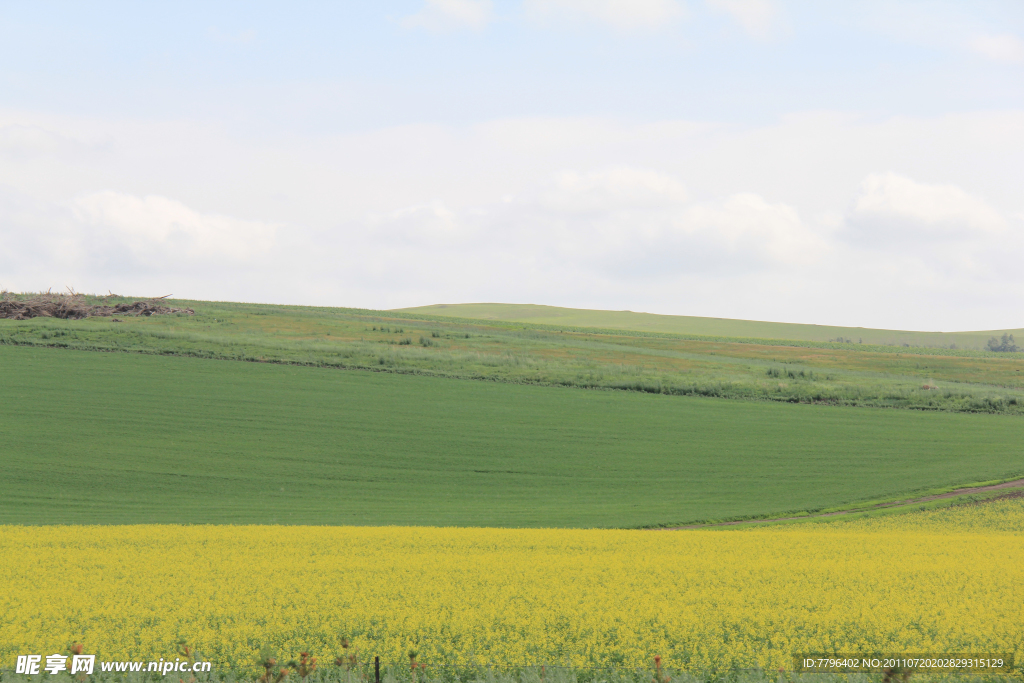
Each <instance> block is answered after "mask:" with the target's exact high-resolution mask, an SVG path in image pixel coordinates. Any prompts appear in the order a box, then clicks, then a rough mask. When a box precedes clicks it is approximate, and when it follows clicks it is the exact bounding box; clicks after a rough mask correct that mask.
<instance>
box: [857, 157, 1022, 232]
mask: <svg viewBox="0 0 1024 683" xmlns="http://www.w3.org/2000/svg"><path fill="white" fill-rule="evenodd" d="M853 222H854V226H855V229H856V230H857V231H859V232H860V233H861V235H862V236H863V237H867V238H870V239H873V240H898V239H918V240H935V239H970V238H972V237H976V236H979V235H981V236H987V235H995V234H999V233H1001V232H1003V231H1004V230H1005V229H1006V227H1007V224H1006V220H1005V218H1003V216H1001V215H1000V214H999V212H998V211H996V210H995V209H993V208H992V207H991V206H989V205H988V203H986V202H985V201H984V200H983V199H981V198H979V197H975V196H973V195H971V194H969V193H967V192H965V191H964V190H962V189H960V188H959V187H957V186H955V185H927V184H924V183H919V182H916V181H914V180H911V179H910V178H907V177H904V176H901V175H898V174H896V173H892V172H889V173H875V174H871V175H869V176H868V177H867V178H865V179H864V182H863V183H862V184H861V194H860V197H859V198H858V199H857V202H856V205H855V208H854V214H853Z"/></svg>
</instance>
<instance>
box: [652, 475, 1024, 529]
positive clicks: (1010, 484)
mask: <svg viewBox="0 0 1024 683" xmlns="http://www.w3.org/2000/svg"><path fill="white" fill-rule="evenodd" d="M1000 489H1022V491H1021V493H1024V479H1014V480H1013V481H1004V482H1002V483H1000V484H990V485H988V486H968V487H965V488H962V489H954V490H953V491H946V492H945V493H937V494H934V495H931V496H922V497H920V498H907V499H906V500H894V501H890V502H888V503H878V504H877V505H872V506H870V507H867V508H859V509H857V510H839V511H838V512H824V513H821V514H817V515H804V516H802V517H771V518H769V519H741V520H738V521H735V522H716V523H714V524H691V525H687V526H673V527H664V529H663V530H664V531H678V530H681V529H708V528H711V527H717V526H737V525H740V524H768V523H770V522H784V521H786V520H792V519H818V518H822V517H837V516H839V515H848V514H851V513H854V512H865V511H867V510H879V509H882V508H891V507H899V506H901V505H915V504H917V503H926V502H928V501H931V500H941V499H943V498H955V497H957V496H966V495H969V494H972V493H987V492H989V491H998V490H1000ZM1011 495H1012V494H1011Z"/></svg>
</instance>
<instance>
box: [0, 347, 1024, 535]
mask: <svg viewBox="0 0 1024 683" xmlns="http://www.w3.org/2000/svg"><path fill="white" fill-rule="evenodd" d="M0 366H2V367H3V372H2V373H0V407H2V410H0V435H2V446H0V448H2V450H3V458H2V459H0V522H3V523H22V524H70V523H115V524H128V523H143V522H146V523H149V522H153V523H244V524H282V523H283V524H346V525H352V524H357V525H387V524H402V525H408V524H423V525H438V526H445V525H459V526H507V527H639V526H656V525H667V524H681V523H687V522H694V521H699V520H715V519H730V518H742V517H750V516H757V515H767V514H781V513H789V512H798V511H802V510H819V509H824V508H832V507H840V506H846V505H851V504H854V503H858V502H864V501H870V500H885V499H887V498H894V497H898V496H900V495H903V494H905V493H908V492H912V491H924V490H930V489H941V488H943V487H948V486H950V485H953V484H968V483H971V482H977V481H986V480H1000V479H1009V478H1011V477H1013V476H1015V475H1017V476H1019V475H1020V474H1024V473H1022V472H1021V468H1022V466H1024V462H1022V448H1024V445H1022V444H1024V420H1022V419H1020V418H1018V417H1016V416H1012V415H968V414H959V413H946V412H931V413H928V412H920V411H907V410H880V409H867V408H864V409H848V408H836V407H830V406H814V405H789V404H781V403H770V402H752V401H750V402H748V401H729V400H723V399H706V398H694V397H678V396H664V395H651V394H646V393H637V392H621V391H581V390H578V389H571V388H554V387H537V386H523V385H514V384H505V383H496V382H479V381H458V380H452V379H445V378H437V377H428V376H414V375H403V374H394V373H372V372H346V371H341V370H338V369H332V368H317V367H298V366H292V365H280V364H268V363H241V362H231V361H220V360H203V359H196V358H180V357H166V356H157V355H146V354H124V353H98V352H88V351H73V350H66V349H48V348H25V347H15V346H0Z"/></svg>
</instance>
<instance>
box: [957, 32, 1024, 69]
mask: <svg viewBox="0 0 1024 683" xmlns="http://www.w3.org/2000/svg"><path fill="white" fill-rule="evenodd" d="M967 45H968V47H970V48H971V49H972V50H974V51H975V52H977V53H978V54H980V55H983V56H985V57H988V58H989V59H991V60H992V61H995V62H1011V63H1019V62H1024V41H1022V40H1021V39H1020V38H1018V37H1017V36H1014V35H1010V34H1008V33H1007V34H1002V35H977V36H975V37H974V38H972V39H971V40H970V41H969V42H968V44H967Z"/></svg>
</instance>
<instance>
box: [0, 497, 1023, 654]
mask: <svg viewBox="0 0 1024 683" xmlns="http://www.w3.org/2000/svg"><path fill="white" fill-rule="evenodd" d="M1022 604H1024V500H1022V499H1020V498H1018V499H1007V500H1002V501H997V502H994V503H990V504H987V505H979V506H965V507H958V508H952V509H945V510H938V511H933V512H918V513H914V514H909V515H901V516H891V517H884V518H879V519H871V520H861V521H849V522H831V523H817V524H803V525H796V526H790V527H774V528H760V529H743V530H721V529H719V530H700V531H636V530H634V531H628V530H617V531H611V530H545V529H471V528H423V527H419V528H413V527H302V526H294V527H283V526H271V527H268V526H149V525H137V526H50V527H23V526H6V527H0V668H5V669H6V668H10V667H12V666H13V664H14V659H15V657H16V656H17V655H18V654H24V653H39V654H48V653H51V652H62V651H66V649H67V647H68V645H69V644H70V643H72V642H73V641H78V642H82V643H84V644H85V648H86V651H87V652H92V653H96V654H98V655H100V656H101V658H104V659H151V658H159V657H167V656H168V655H171V656H173V655H174V652H175V649H176V643H177V642H178V641H179V640H182V639H184V640H185V641H187V642H188V643H189V644H190V645H191V646H193V647H194V648H196V649H197V650H198V652H199V653H200V658H201V659H208V660H211V661H213V662H214V663H215V667H218V668H221V667H231V668H232V669H234V670H236V671H248V672H255V671H257V662H258V657H259V653H260V652H261V651H266V650H267V649H270V650H272V651H273V652H275V653H276V654H277V655H278V656H279V657H281V658H282V659H288V658H292V657H296V656H297V655H298V653H299V652H301V651H308V652H310V653H311V654H313V655H315V656H319V657H320V658H321V661H332V660H333V657H334V655H336V654H338V653H340V651H341V650H340V645H339V643H340V640H341V638H342V637H347V638H349V639H350V641H351V643H352V645H353V646H354V647H355V648H358V653H359V657H360V658H361V659H363V660H364V661H365V660H366V659H369V658H372V657H373V655H379V656H381V658H382V660H384V661H391V662H400V661H402V660H403V659H405V658H406V657H407V654H408V652H409V651H410V650H416V651H417V652H418V653H419V654H418V656H419V659H420V661H422V662H426V663H443V664H459V663H467V664H470V663H492V664H496V665H524V664H529V665H536V664H543V663H548V664H571V665H574V666H609V665H624V666H649V665H650V661H651V659H652V658H653V656H654V655H661V656H662V657H663V659H664V661H665V663H666V665H668V666H669V667H671V668H675V669H687V670H691V671H706V670H709V669H718V670H721V669H723V668H746V667H763V668H770V669H775V668H787V669H788V668H789V667H790V662H791V656H792V654H793V653H795V652H806V651H811V652H814V651H817V652H829V651H838V652H851V651H852V652H857V651H861V652H870V651H880V652H893V653H895V652H935V653H942V652H1003V653H1014V654H1015V655H1016V658H1017V660H1018V661H1020V660H1021V659H1022V658H1024V649H1022V640H1024V620H1022V617H1021V605H1022ZM406 661H407V660H406Z"/></svg>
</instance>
